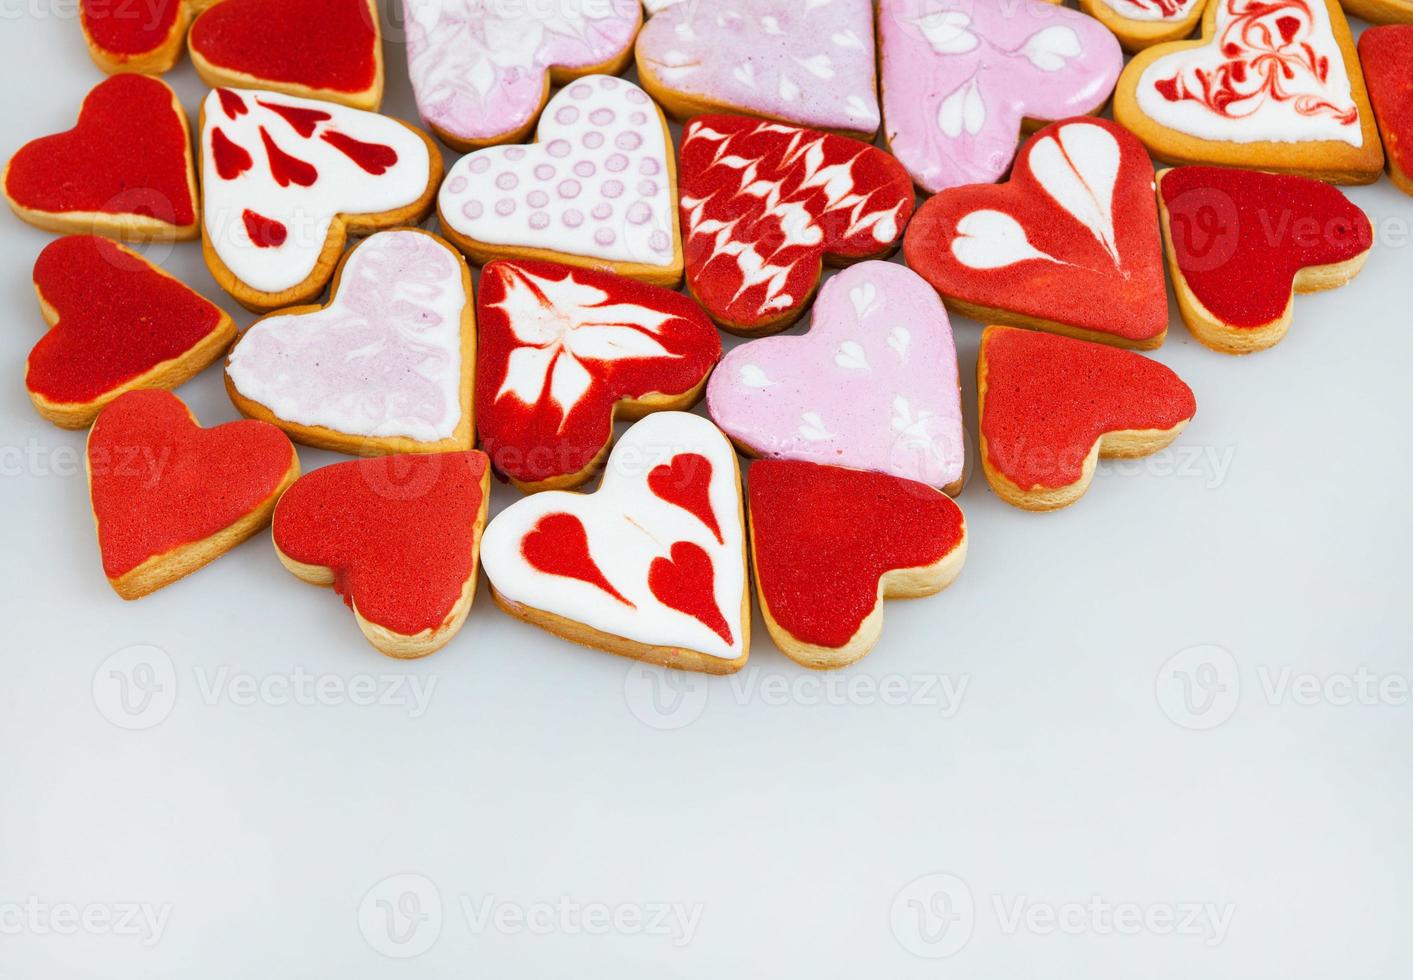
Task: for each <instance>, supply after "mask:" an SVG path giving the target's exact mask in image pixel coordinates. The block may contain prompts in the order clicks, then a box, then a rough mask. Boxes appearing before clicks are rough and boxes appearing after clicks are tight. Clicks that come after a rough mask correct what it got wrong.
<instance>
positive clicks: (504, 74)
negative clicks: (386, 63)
mask: <svg viewBox="0 0 1413 980" xmlns="http://www.w3.org/2000/svg"><path fill="white" fill-rule="evenodd" d="M402 6H403V11H404V14H405V16H406V20H407V70H408V74H409V75H410V76H411V77H412V90H413V92H414V93H415V94H416V96H417V110H418V112H419V113H420V114H421V116H422V119H423V121H424V122H425V123H426V124H427V125H428V126H429V127H430V128H431V130H432V131H433V132H434V133H436V134H437V136H438V137H439V138H440V139H441V140H442V141H443V142H445V143H447V144H448V145H450V146H452V147H455V148H456V149H458V150H472V149H478V148H480V147H484V146H490V145H492V144H496V143H515V142H520V141H521V140H523V139H524V138H525V137H526V136H527V135H529V132H530V129H531V128H532V127H533V126H534V125H535V120H536V118H538V117H539V114H540V110H541V109H543V108H544V105H545V100H546V99H547V98H548V97H549V87H550V82H551V81H554V82H556V83H558V84H563V83H565V82H568V81H571V80H573V79H575V78H580V77H582V76H584V75H593V74H608V75H614V74H617V73H618V72H620V71H622V70H623V68H624V66H625V65H626V64H627V63H628V61H629V59H631V58H632V55H633V39H634V38H635V37H637V35H638V27H639V25H640V24H641V23H642V16H643V14H642V9H641V8H640V7H639V5H638V3H637V0H563V2H556V3H549V4H535V3H521V2H517V3H488V2H486V0H403V5H402Z"/></svg>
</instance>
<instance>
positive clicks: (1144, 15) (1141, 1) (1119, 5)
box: [1079, 0, 1207, 51]
mask: <svg viewBox="0 0 1413 980" xmlns="http://www.w3.org/2000/svg"><path fill="white" fill-rule="evenodd" d="M1079 5H1080V7H1081V8H1083V10H1084V12H1085V13H1087V14H1089V15H1090V16H1091V17H1094V18H1096V19H1097V20H1099V22H1100V23H1102V24H1103V25H1104V26H1105V27H1107V28H1108V29H1109V30H1111V31H1113V32H1114V34H1115V35H1116V36H1117V37H1118V39H1119V43H1120V44H1122V45H1123V46H1124V47H1125V48H1127V49H1128V50H1130V51H1141V50H1142V49H1144V48H1146V47H1148V46H1150V45H1153V44H1161V43H1162V42H1164V41H1176V40H1178V39H1179V38H1184V37H1187V36H1188V35H1190V34H1191V33H1192V32H1193V30H1195V29H1196V27H1197V22H1198V21H1199V20H1201V19H1202V11H1203V9H1204V8H1205V7H1206V6H1207V0H1079Z"/></svg>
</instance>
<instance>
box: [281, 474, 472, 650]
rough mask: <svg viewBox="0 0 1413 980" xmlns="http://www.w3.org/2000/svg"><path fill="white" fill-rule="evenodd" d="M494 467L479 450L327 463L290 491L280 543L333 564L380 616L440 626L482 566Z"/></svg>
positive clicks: (364, 612)
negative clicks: (489, 474)
mask: <svg viewBox="0 0 1413 980" xmlns="http://www.w3.org/2000/svg"><path fill="white" fill-rule="evenodd" d="M485 474H486V457H485V455H484V454H483V453H478V452H461V453H430V454H418V455H411V456H380V457H376V458H374V459H360V460H354V461H352V462H347V463H336V464H334V465H333V466H324V467H321V468H319V469H317V470H314V471H313V472H312V473H307V474H305V475H304V476H302V477H300V478H299V479H298V480H296V481H295V483H294V485H293V486H291V487H290V488H289V489H288V490H287V491H285V493H284V495H283V496H281V497H280V502H279V503H278V504H277V505H276V506H275V517H274V529H273V534H274V539H275V547H277V548H278V549H279V550H280V552H281V553H282V554H283V555H285V556H286V557H288V558H291V559H293V560H294V561H296V562H299V563H301V564H304V565H314V566H318V567H322V568H328V569H331V570H332V571H333V573H334V581H333V587H334V591H335V592H337V593H338V594H339V595H340V596H342V597H343V600H344V602H345V603H347V604H348V606H349V608H351V609H353V610H355V611H356V612H357V613H358V615H359V616H361V617H362V618H363V619H365V620H367V621H369V622H371V623H374V624H376V625H378V626H381V627H383V628H385V629H388V630H391V631H392V632H394V633H398V634H400V635H402V636H416V635H417V634H418V633H421V632H423V631H425V630H435V629H440V628H442V627H444V626H446V625H447V621H448V619H450V618H451V617H452V615H453V612H454V610H455V608H456V607H457V606H458V605H459V604H460V603H461V602H462V599H463V592H464V590H465V587H466V583H467V582H468V581H471V580H472V579H474V578H475V576H476V550H477V549H476V538H477V534H478V531H479V528H480V524H481V520H482V518H481V507H482V491H481V487H482V481H483V478H484V477H485ZM414 488H415V492H406V491H410V490H413V489H414Z"/></svg>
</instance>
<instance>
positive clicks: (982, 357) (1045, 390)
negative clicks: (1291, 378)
mask: <svg viewBox="0 0 1413 980" xmlns="http://www.w3.org/2000/svg"><path fill="white" fill-rule="evenodd" d="M976 388H977V399H978V401H979V402H980V406H981V407H980V415H981V463H982V469H983V470H985V472H986V479H987V482H989V483H990V484H991V489H993V490H995V491H996V495H997V496H998V497H1000V498H1001V499H1002V500H1004V501H1006V503H1008V504H1012V505H1014V506H1016V507H1021V508H1024V509H1025V510H1058V509H1059V508H1061V507H1068V506H1069V505H1070V504H1072V503H1074V502H1075V501H1076V500H1078V499H1079V498H1080V497H1081V496H1083V495H1084V491H1085V490H1087V489H1088V488H1089V482H1090V480H1092V479H1093V478H1094V468H1095V466H1096V465H1097V463H1098V461H1099V457H1101V456H1103V457H1106V458H1107V457H1118V458H1124V459H1133V458H1137V457H1140V456H1148V455H1151V454H1152V453H1155V452H1157V451H1158V450H1160V449H1162V448H1163V447H1165V446H1167V445H1168V444H1169V443H1171V442H1172V441H1173V440H1174V439H1176V438H1177V436H1178V433H1179V432H1181V431H1182V430H1183V428H1184V427H1186V425H1187V423H1188V422H1190V421H1192V417H1193V416H1194V415H1195V414H1196V413H1197V401H1196V399H1195V398H1194V397H1193V395H1192V389H1191V388H1189V387H1188V386H1187V385H1186V384H1184V383H1183V381H1182V379H1181V378H1179V377H1178V376H1177V375H1176V374H1174V373H1173V372H1172V370H1171V369H1169V368H1167V367H1165V366H1163V365H1162V364H1159V363H1158V362H1157V361H1154V360H1150V359H1149V358H1147V357H1144V356H1143V355H1142V354H1135V353H1134V352H1133V351H1126V350H1116V349H1114V348H1113V347H1109V346H1107V345H1104V344H1091V343H1089V342H1088V341H1083V340H1075V339H1073V338H1071V337H1056V336H1052V335H1050V334H1044V333H1040V332H1038V331H1034V330H1018V329H1016V328H1014V327H987V328H986V330H985V331H984V332H983V333H982V335H981V351H980V353H978V355H977V359H976Z"/></svg>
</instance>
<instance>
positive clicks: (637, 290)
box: [476, 261, 721, 492]
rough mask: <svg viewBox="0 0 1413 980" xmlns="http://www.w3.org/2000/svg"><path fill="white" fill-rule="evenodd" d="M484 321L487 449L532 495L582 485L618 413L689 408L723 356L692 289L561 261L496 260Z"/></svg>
mask: <svg viewBox="0 0 1413 980" xmlns="http://www.w3.org/2000/svg"><path fill="white" fill-rule="evenodd" d="M478 320H479V322H480V334H481V342H480V349H479V354H478V360H479V373H478V375H477V384H476V414H477V419H478V423H479V426H480V432H481V445H482V447H483V448H484V449H485V450H486V452H487V453H489V454H490V457H491V462H492V463H493V465H494V466H495V467H496V469H497V470H498V471H499V472H501V473H504V474H505V475H506V476H508V477H509V478H510V479H511V481H512V482H514V483H515V485H516V486H518V487H519V488H520V489H522V490H525V491H527V492H534V491H538V490H560V489H567V488H569V487H574V486H578V485H579V484H581V483H583V482H584V481H585V480H587V479H588V478H589V475H590V473H591V472H592V471H593V469H594V467H595V466H596V465H597V464H598V463H599V462H600V461H602V459H603V457H604V454H605V453H607V452H608V445H609V442H610V441H611V440H612V438H613V422H614V419H615V417H618V418H626V419H637V418H641V417H643V416H644V415H646V414H648V413H649V412H654V411H662V410H667V409H686V408H690V407H691V406H692V405H694V404H696V401H697V399H698V398H699V397H700V396H701V392H702V388H703V386H704V385H705V384H706V378H707V375H708V374H709V373H710V372H711V369H712V366H713V365H715V364H716V362H717V359H718V358H720V357H721V338H720V336H719V335H718V334H717V332H716V328H715V327H713V326H712V324H711V321H710V320H708V319H707V317H706V315H705V314H703V313H702V311H701V308H700V307H698V306H697V305H696V304H695V303H693V302H692V301H691V300H689V299H687V298H686V297H685V296H682V295H681V294H679V293H674V292H672V291H671V290H668V289H663V288H661V287H659V286H649V285H647V284H645V283H641V282H637V281H636V280H633V279H625V278H623V277H622V276H616V275H614V274H613V273H611V272H598V271H594V270H591V269H575V268H572V267H570V266H564V265H556V264H554V263H550V262H524V261H519V262H492V263H491V264H490V265H488V266H486V268H485V270H484V271H483V272H482V273H481V294H480V299H479V313H478Z"/></svg>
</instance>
